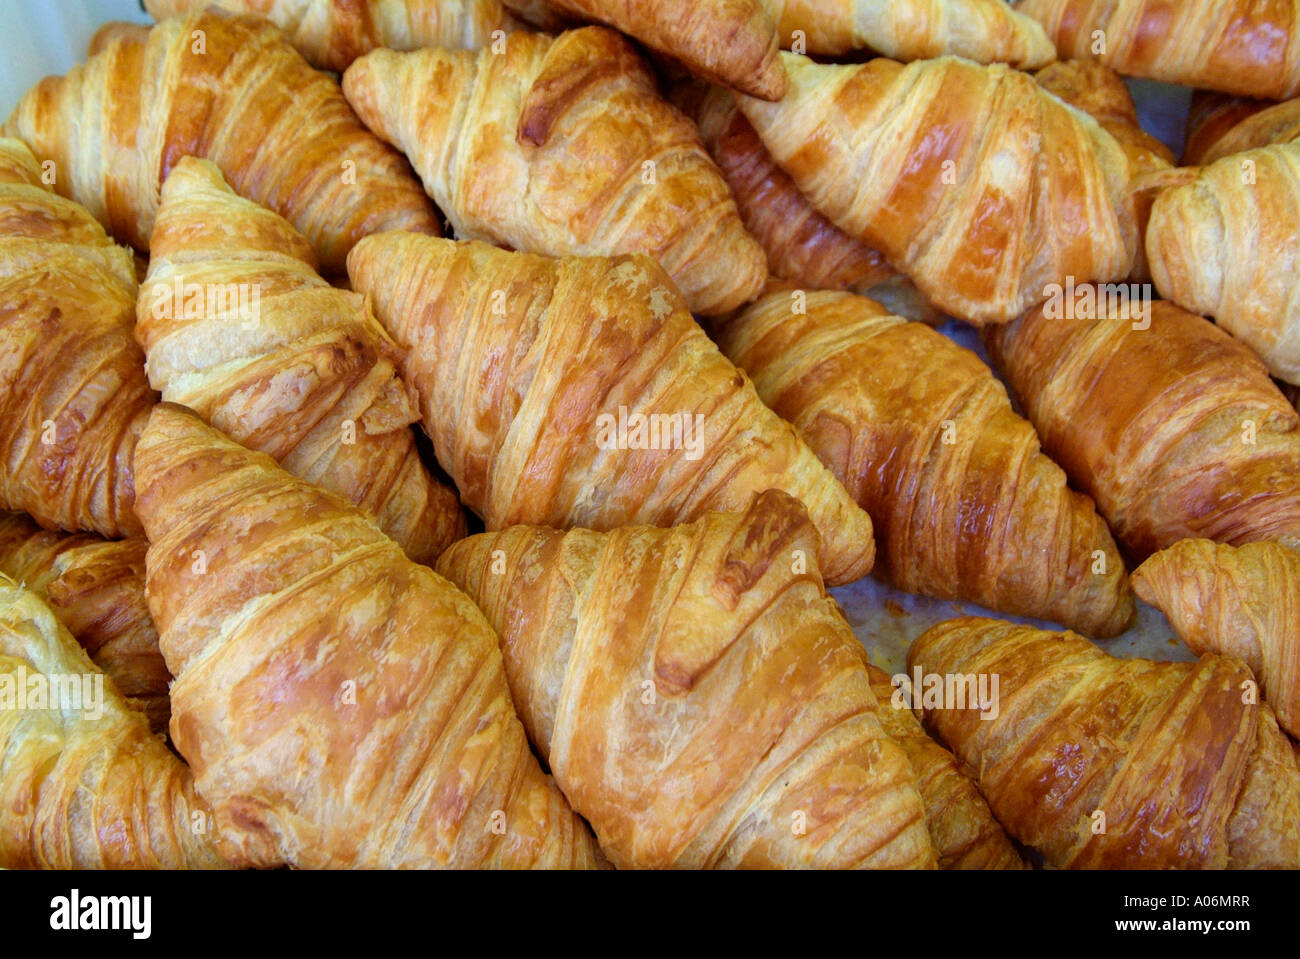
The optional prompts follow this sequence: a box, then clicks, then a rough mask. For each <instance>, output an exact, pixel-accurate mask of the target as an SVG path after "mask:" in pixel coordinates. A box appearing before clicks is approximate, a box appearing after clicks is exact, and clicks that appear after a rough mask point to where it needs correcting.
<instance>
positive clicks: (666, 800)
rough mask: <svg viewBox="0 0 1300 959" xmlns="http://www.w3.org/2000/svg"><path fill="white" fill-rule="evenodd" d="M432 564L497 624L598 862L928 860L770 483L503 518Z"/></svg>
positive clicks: (906, 773)
mask: <svg viewBox="0 0 1300 959" xmlns="http://www.w3.org/2000/svg"><path fill="white" fill-rule="evenodd" d="M438 570H439V572H441V573H443V574H444V575H446V576H447V577H448V578H449V579H450V580H451V581H452V582H454V583H456V584H457V585H459V586H461V587H462V588H463V589H465V590H466V592H467V593H468V594H469V595H470V597H471V598H472V599H474V601H475V602H476V603H478V604H479V606H480V607H482V609H483V610H484V612H485V613H486V614H487V617H488V620H489V621H490V622H491V623H492V624H493V625H494V626H495V627H496V628H497V629H498V630H499V631H500V633H501V643H502V649H503V651H504V654H505V661H506V674H507V676H508V677H509V680H510V688H511V692H512V694H513V695H514V699H515V702H516V703H517V704H518V706H519V711H520V715H521V716H522V717H523V719H524V724H525V726H526V727H527V728H528V731H529V735H530V737H531V738H532V740H533V742H534V743H535V744H536V746H537V748H538V750H539V752H540V753H541V754H542V755H543V756H545V757H546V760H547V763H548V764H549V766H550V768H551V770H552V771H553V773H554V774H555V778H556V781H557V782H558V783H559V784H560V787H561V788H562V789H563V790H564V792H565V794H566V795H567V796H568V797H569V798H570V799H571V800H572V802H573V804H574V808H575V809H577V810H578V811H579V812H580V813H582V814H583V815H584V816H586V817H587V819H588V820H589V821H590V822H591V824H592V826H593V828H594V829H595V831H596V834H597V836H599V838H600V842H601V848H602V849H604V850H605V852H606V853H607V854H608V855H609V856H610V858H611V859H612V860H613V861H614V863H615V864H616V865H619V866H623V867H629V866H630V867H660V868H663V867H675V868H700V867H759V868H794V867H815V868H851V867H859V868H861V867H866V868H904V867H910V868H917V867H932V866H933V864H934V854H933V852H932V851H931V848H930V840H929V836H928V835H927V833H926V829H925V815H924V811H923V807H922V803H921V798H920V796H919V794H918V793H917V790H916V784H915V781H914V779H913V776H912V773H911V769H910V767H909V766H908V762H907V758H906V756H905V755H904V753H903V752H902V750H901V749H899V747H898V746H896V745H895V744H893V743H892V742H890V741H889V739H888V737H887V736H886V735H885V732H884V730H883V729H882V727H881V720H880V715H879V714H880V710H879V708H878V706H877V703H876V700H875V697H874V696H873V695H872V692H871V686H870V681H869V679H868V676H867V671H866V664H865V662H864V658H865V657H864V656H863V650H862V647H861V646H860V645H859V644H858V642H857V640H856V639H855V638H854V636H853V633H852V632H851V631H850V629H849V628H848V624H847V623H845V621H844V619H843V617H842V615H841V614H840V612H839V610H838V608H837V607H836V606H835V603H834V601H833V600H831V599H830V598H829V597H828V596H827V595H826V593H825V591H824V590H823V588H822V583H821V577H820V575H819V573H818V570H817V533H816V531H815V530H814V529H813V528H812V526H811V524H809V522H808V518H807V514H806V513H805V512H804V510H803V508H802V507H801V506H800V505H799V504H798V502H796V501H795V500H794V499H792V498H791V497H789V496H787V495H786V494H784V493H780V492H777V491H775V490H772V491H768V492H765V493H763V494H762V495H761V496H759V497H758V498H757V499H756V500H755V501H754V503H753V504H752V505H751V506H750V507H749V509H748V510H747V511H746V512H744V513H710V514H707V515H705V516H704V517H702V518H701V519H699V520H698V521H696V522H694V523H691V524H687V525H682V526H676V527H674V528H672V529H654V528H651V527H645V526H639V527H623V528H620V529H617V530H614V531H612V532H609V533H594V532H590V531H587V530H572V531H570V532H567V533H564V532H559V531H556V530H549V529H540V528H537V527H522V526H516V527H511V528H509V529H505V530H502V531H500V532H496V533H487V534H484V535H482V536H474V537H471V538H470V539H467V540H463V541H461V542H460V543H458V544H456V545H455V546H453V547H452V548H451V549H450V550H449V551H448V552H447V553H446V554H445V555H444V556H443V557H442V559H441V560H439V562H438Z"/></svg>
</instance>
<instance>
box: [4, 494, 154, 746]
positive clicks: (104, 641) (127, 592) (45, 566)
mask: <svg viewBox="0 0 1300 959" xmlns="http://www.w3.org/2000/svg"><path fill="white" fill-rule="evenodd" d="M148 548H149V544H148V543H146V542H145V541H144V538H143V537H139V536H136V537H132V538H131V539H124V540H116V541H109V540H102V539H99V538H98V537H95V536H90V535H88V534H84V533H73V534H65V533H51V532H48V531H47V530H43V529H41V528H40V527H39V526H37V525H36V524H35V523H33V522H32V521H31V520H30V519H28V518H27V517H26V516H23V515H22V514H21V513H0V573H3V574H5V575H6V576H9V577H11V578H13V579H14V580H16V581H17V582H19V583H21V584H22V585H23V586H24V587H25V588H27V589H29V590H32V591H33V592H35V593H37V594H38V595H39V596H40V597H41V599H43V600H44V601H45V603H46V604H48V605H49V607H50V609H51V611H53V613H54V615H56V616H58V617H59V621H60V622H62V623H63V625H65V626H66V627H67V628H68V630H69V631H70V632H71V633H72V635H73V636H75V637H76V639H77V642H79V643H80V644H81V645H82V647H83V648H84V649H85V650H86V652H88V653H89V654H90V658H91V659H92V660H94V662H95V665H96V666H98V667H99V668H100V669H102V670H104V672H105V673H107V674H108V678H109V679H111V680H112V681H113V682H114V684H116V686H117V688H118V690H119V691H120V692H121V693H122V695H123V696H125V697H126V701H127V703H128V704H129V705H130V706H132V707H134V708H135V709H138V710H140V711H141V712H142V713H144V714H145V715H146V716H148V717H149V726H150V728H152V729H153V731H154V732H165V731H166V729H167V720H168V718H169V717H170V715H171V704H170V702H169V700H168V698H167V685H168V683H170V682H171V678H172V677H171V673H169V672H168V671H167V664H166V663H165V662H164V661H163V658H162V653H161V652H159V650H158V631H157V630H156V629H154V625H153V619H152V618H151V617H150V616H149V607H148V604H147V603H146V602H145V598H144V554H145V550H146V549H148Z"/></svg>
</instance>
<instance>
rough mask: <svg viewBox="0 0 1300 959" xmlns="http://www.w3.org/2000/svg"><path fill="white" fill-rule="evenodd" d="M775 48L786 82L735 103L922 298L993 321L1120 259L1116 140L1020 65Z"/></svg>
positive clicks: (1111, 270) (831, 211) (1124, 238)
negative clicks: (771, 94) (850, 59)
mask: <svg viewBox="0 0 1300 959" xmlns="http://www.w3.org/2000/svg"><path fill="white" fill-rule="evenodd" d="M784 56H785V59H786V68H787V72H788V73H789V74H790V84H791V89H790V93H789V94H787V96H786V97H785V99H784V100H782V101H781V102H780V103H776V104H772V103H765V102H763V101H761V100H755V99H753V98H752V97H743V96H739V97H738V98H737V99H738V102H739V105H740V109H741V110H742V111H743V112H744V114H745V116H746V117H747V118H748V119H749V120H750V122H751V123H752V124H753V125H754V128H755V130H756V131H757V132H758V135H759V137H760V138H761V139H762V140H763V143H764V144H765V145H766V146H767V148H768V150H769V151H770V152H771V154H772V156H773V158H774V159H775V160H776V162H777V163H779V164H780V165H781V167H782V168H783V169H784V170H785V171H786V172H787V173H788V174H790V176H791V178H792V179H793V180H794V182H795V183H796V184H797V185H798V187H799V189H800V190H801V191H802V192H803V194H804V195H805V196H807V197H808V199H809V200H810V201H811V202H812V204H813V205H814V206H815V207H816V208H817V209H818V210H820V211H821V212H822V213H823V214H825V215H826V216H827V217H828V218H830V219H831V220H832V221H833V222H834V223H835V224H836V225H837V226H839V227H840V229H842V230H844V231H845V232H846V233H848V234H849V235H850V236H853V237H856V238H858V239H860V240H861V241H862V242H864V243H866V244H867V245H868V246H871V247H873V248H875V249H878V250H880V251H881V252H882V253H883V254H884V255H885V257H886V259H887V260H888V261H889V263H890V264H891V265H892V266H893V267H894V268H895V269H898V270H900V271H901V272H903V273H906V274H907V275H908V276H909V277H910V278H911V279H912V280H913V282H915V284H916V286H917V288H918V289H920V291H921V292H922V293H923V294H924V295H925V296H926V297H927V298H928V299H929V300H930V301H931V302H933V303H934V304H935V305H936V306H938V307H940V308H941V309H944V310H946V311H947V312H949V313H951V314H952V315H954V316H956V317H958V318H960V319H963V320H967V321H969V322H972V323H976V324H984V323H1002V322H1006V321H1007V320H1010V319H1012V318H1013V317H1014V316H1016V315H1017V314H1019V313H1020V312H1022V311H1023V310H1024V309H1026V308H1027V307H1029V306H1032V305H1033V304H1035V303H1038V302H1041V301H1042V300H1043V299H1044V298H1045V297H1046V296H1047V292H1046V288H1047V287H1048V286H1049V284H1053V283H1064V282H1066V279H1067V277H1073V278H1074V281H1075V282H1076V283H1079V282H1084V281H1085V280H1090V279H1091V280H1098V281H1105V280H1112V279H1117V278H1119V277H1122V276H1125V275H1127V274H1128V272H1129V270H1130V269H1131V268H1132V265H1133V258H1134V254H1135V251H1136V248H1137V237H1136V228H1135V224H1134V217H1133V210H1132V207H1131V204H1130V201H1129V199H1128V197H1127V195H1126V192H1125V187H1126V186H1127V183H1128V178H1129V171H1128V161H1127V159H1126V158H1125V156H1124V153H1123V151H1122V150H1121V149H1120V147H1119V146H1118V144H1116V143H1115V140H1114V139H1113V138H1112V137H1111V136H1110V135H1109V134H1107V133H1106V132H1105V131H1104V130H1102V129H1101V127H1100V126H1098V125H1097V123H1096V122H1095V121H1093V120H1092V119H1091V118H1089V117H1087V116H1084V115H1083V114H1081V113H1079V112H1078V111H1075V110H1071V109H1070V108H1068V107H1066V106H1064V105H1063V104H1062V103H1061V102H1060V101H1059V100H1057V99H1056V98H1055V97H1052V96H1050V95H1048V94H1047V93H1045V92H1044V91H1043V90H1042V88H1040V87H1039V86H1038V85H1037V84H1036V83H1034V81H1033V80H1032V79H1030V78H1029V77H1028V76H1026V75H1025V74H1022V73H1018V72H1017V71H1014V70H1010V69H1008V68H1006V67H1004V66H992V67H984V66H979V65H977V64H974V63H970V62H968V61H965V60H960V59H957V58H955V57H944V58H941V59H938V60H925V61H918V62H916V63H912V64H909V65H907V66H902V65H901V64H898V63H895V62H894V61H892V60H884V59H877V60H872V61H870V62H869V63H865V64H859V65H827V64H818V63H814V62H813V61H811V60H809V59H808V58H806V57H800V56H797V55H795V54H789V53H787V54H785V55H784ZM810 144H813V145H815V149H814V148H812V147H810V146H809V145H810Z"/></svg>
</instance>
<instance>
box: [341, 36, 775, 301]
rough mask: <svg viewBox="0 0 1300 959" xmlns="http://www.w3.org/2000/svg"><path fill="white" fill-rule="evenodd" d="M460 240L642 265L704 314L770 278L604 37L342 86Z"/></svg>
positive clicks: (690, 129)
mask: <svg viewBox="0 0 1300 959" xmlns="http://www.w3.org/2000/svg"><path fill="white" fill-rule="evenodd" d="M343 90H344V92H345V93H346V94H347V97H348V101H349V102H350V103H351V104H352V106H353V108H354V109H356V111H357V113H358V114H359V115H360V116H361V118H362V119H363V120H365V122H366V124H367V126H369V127H370V128H371V129H372V130H374V131H375V132H376V133H378V134H379V135H380V136H381V137H383V138H384V139H385V140H387V141H388V142H390V143H393V144H395V145H397V146H398V147H400V148H401V149H402V150H403V151H404V152H405V153H406V155H407V156H409V157H410V158H411V162H412V163H413V164H414V165H415V168H416V170H418V171H419V173H420V176H421V178H422V179H423V180H424V185H425V187H426V188H427V189H428V191H429V194H430V195H431V196H432V197H433V198H434V199H435V200H437V202H438V206H439V207H440V208H441V209H442V210H443V212H444V213H446V214H447V217H448V219H449V220H450V222H451V223H452V224H453V225H454V226H455V228H456V235H457V237H459V238H461V239H477V240H486V241H489V242H492V243H495V244H497V245H500V246H504V247H508V248H510V249H516V250H522V251H525V252H529V253H541V254H546V255H548V256H568V255H584V256H612V255H616V254H621V253H644V254H646V255H648V256H651V257H653V258H654V259H656V260H657V261H658V262H659V263H660V265H662V266H663V268H664V269H665V270H667V271H668V273H669V275H671V276H672V278H673V281H674V282H675V283H676V284H677V286H678V288H680V289H681V291H682V293H683V294H685V296H686V300H687V302H688V303H689V304H690V306H691V310H692V311H693V312H695V313H701V314H706V315H713V314H716V313H722V312H726V311H727V310H731V309H734V308H735V307H737V306H739V305H740V304H741V303H744V302H745V301H746V300H748V299H750V298H751V297H752V296H754V295H755V294H756V293H757V292H758V291H759V290H760V289H761V288H762V286H763V281H764V280H765V279H766V277H767V270H766V264H765V260H764V257H763V250H762V248H761V247H759V245H758V243H757V242H755V241H754V239H753V237H751V236H750V235H749V234H748V233H746V232H745V227H744V224H743V223H742V222H741V220H740V215H739V213H738V212H737V210H736V204H735V202H734V201H733V200H732V198H731V194H730V192H729V191H728V189H727V184H726V182H725V181H724V180H723V179H722V176H721V175H720V174H719V173H718V170H717V167H715V166H714V165H713V161H712V160H710V159H709V154H708V151H706V150H705V149H704V144H703V143H701V142H700V135H699V132H698V131H697V130H696V128H695V126H694V124H692V123H691V122H690V120H689V119H687V118H686V117H684V116H682V114H681V113H680V112H678V111H677V110H676V109H674V108H673V107H672V106H670V105H669V104H667V103H665V102H664V101H663V100H662V99H661V98H660V96H659V94H658V90H657V87H656V82H655V79H654V77H653V75H652V74H651V72H650V70H649V68H648V67H647V66H646V64H645V62H644V61H643V60H642V59H641V58H640V57H639V56H638V55H637V53H636V50H635V49H634V48H633V47H632V45H631V44H630V43H629V42H628V41H627V40H626V39H624V38H623V37H621V36H620V35H619V34H617V33H615V32H613V31H612V30H608V29H606V28H604V27H584V28H582V29H578V30H570V31H568V32H566V33H564V34H562V35H561V36H560V37H559V38H557V39H552V38H550V37H547V36H542V35H539V34H523V33H516V34H511V35H510V37H508V38H507V40H506V42H505V52H504V53H502V54H499V55H498V54H496V53H493V52H491V51H483V52H481V53H477V54H475V53H465V52H452V51H441V50H422V51H419V52H417V53H393V52H391V51H383V50H377V51H375V52H374V53H371V54H369V55H368V56H365V57H363V58H361V59H360V60H358V61H357V62H356V63H354V64H353V65H352V66H351V67H350V68H349V69H348V72H347V74H346V75H345V76H344V78H343Z"/></svg>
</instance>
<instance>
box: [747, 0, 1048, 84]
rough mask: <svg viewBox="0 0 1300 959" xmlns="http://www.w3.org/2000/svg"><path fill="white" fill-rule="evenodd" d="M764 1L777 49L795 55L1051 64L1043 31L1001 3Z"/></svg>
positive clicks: (955, 0)
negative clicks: (869, 53) (866, 53)
mask: <svg viewBox="0 0 1300 959" xmlns="http://www.w3.org/2000/svg"><path fill="white" fill-rule="evenodd" d="M761 2H762V5H763V6H764V7H766V8H767V10H768V12H769V13H770V14H771V15H772V18H773V19H774V20H776V22H777V26H778V31H779V33H780V35H781V43H782V45H783V46H785V48H786V49H796V50H797V52H799V53H812V54H821V55H825V56H839V55H841V54H845V53H849V52H850V51H854V50H862V49H866V48H870V49H872V50H875V51H877V52H878V53H881V54H883V55H885V56H887V57H891V58H893V59H895V60H928V59H933V58H934V57H941V56H943V55H944V54H946V53H952V54H956V55H957V56H962V57H966V58H967V59H968V60H976V61H978V62H980V63H995V62H996V63H1009V64H1011V65H1012V66H1015V67H1019V68H1021V69H1022V70H1033V69H1036V68H1038V67H1041V66H1043V65H1044V64H1046V63H1049V62H1051V61H1052V60H1054V59H1056V51H1055V50H1053V49H1052V41H1050V40H1049V39H1047V35H1046V34H1045V33H1044V32H1043V28H1042V27H1040V26H1039V25H1038V24H1037V23H1036V22H1035V21H1033V20H1031V19H1030V18H1029V17H1026V16H1024V15H1023V14H1020V13H1017V12H1016V11H1015V10H1013V9H1012V8H1011V7H1010V6H1008V5H1007V4H1006V3H1005V2H1004V0H761ZM796 31H798V33H797V34H796ZM798 47H803V49H798Z"/></svg>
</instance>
